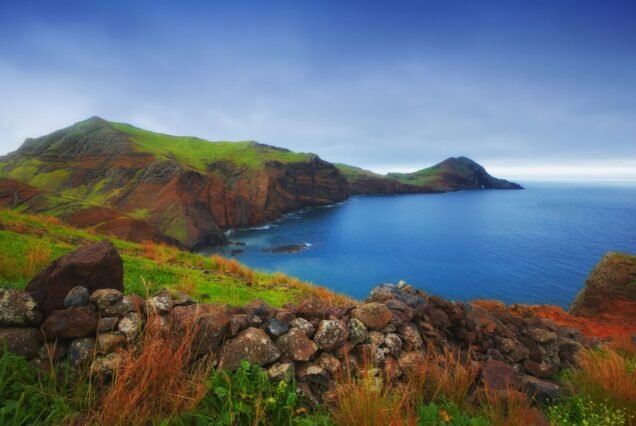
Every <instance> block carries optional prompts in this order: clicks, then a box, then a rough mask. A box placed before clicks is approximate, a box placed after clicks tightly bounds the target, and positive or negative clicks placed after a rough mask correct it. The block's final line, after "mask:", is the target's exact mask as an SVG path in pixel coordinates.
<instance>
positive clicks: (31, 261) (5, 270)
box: [0, 244, 51, 279]
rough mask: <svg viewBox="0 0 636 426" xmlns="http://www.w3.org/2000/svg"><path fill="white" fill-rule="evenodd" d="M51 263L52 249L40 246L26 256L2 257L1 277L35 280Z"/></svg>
mask: <svg viewBox="0 0 636 426" xmlns="http://www.w3.org/2000/svg"><path fill="white" fill-rule="evenodd" d="M49 263H51V248H50V247H49V246H47V245H45V244H38V245H35V246H32V247H30V248H29V249H28V251H27V252H26V253H24V256H22V257H20V258H18V257H15V256H14V257H10V256H2V257H0V276H3V277H6V278H9V279H21V278H33V277H34V276H35V275H36V274H37V273H38V272H40V271H41V270H42V269H44V268H45V267H46V266H47V265H48V264H49Z"/></svg>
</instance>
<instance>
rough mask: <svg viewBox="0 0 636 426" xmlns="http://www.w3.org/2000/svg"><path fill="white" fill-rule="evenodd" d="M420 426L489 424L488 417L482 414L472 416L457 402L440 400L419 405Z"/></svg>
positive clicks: (479, 425)
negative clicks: (438, 402) (437, 402)
mask: <svg viewBox="0 0 636 426" xmlns="http://www.w3.org/2000/svg"><path fill="white" fill-rule="evenodd" d="M418 414H419V421H418V425H420V426H446V425H449V424H450V425H454V426H489V425H490V423H489V422H488V419H486V418H485V417H484V416H477V417H472V416H470V415H469V414H468V413H467V412H466V411H463V410H462V409H461V408H460V407H459V406H457V404H454V403H452V402H442V403H440V404H439V405H438V404H436V403H434V402H431V403H430V404H428V405H425V404H422V405H420V408H419V411H418Z"/></svg>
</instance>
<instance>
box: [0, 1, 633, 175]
mask: <svg viewBox="0 0 636 426" xmlns="http://www.w3.org/2000/svg"><path fill="white" fill-rule="evenodd" d="M162 7H163V6H162V5H161V4H159V3H158V6H157V9H158V10H157V11H155V12H154V13H149V14H138V13H131V14H129V15H127V19H124V22H125V23H126V25H125V26H123V25H121V26H117V25H116V22H117V21H116V20H108V19H106V20H105V21H103V22H102V21H100V20H99V18H98V17H97V16H93V15H90V16H88V15H86V16H85V19H84V20H81V19H78V20H77V21H74V22H73V23H72V25H70V24H68V23H66V22H65V25H60V24H59V22H56V21H55V20H52V19H40V20H26V21H25V23H18V24H13V26H14V28H13V30H14V32H15V37H16V40H18V42H17V45H16V46H15V47H14V48H12V49H2V50H0V92H1V93H2V102H0V153H6V152H9V151H11V150H14V149H15V148H17V147H18V146H19V144H20V143H21V142H22V140H23V139H24V138H26V137H33V136H39V135H42V134H45V133H48V132H50V131H53V130H55V129H58V128H61V127H64V126H67V125H69V124H71V123H73V122H76V121H79V120H82V119H84V118H87V117H89V116H92V115H100V116H103V117H104V118H107V119H111V120H114V121H125V122H130V123H131V124H134V125H137V126H139V127H144V128H148V129H151V130H155V131H160V132H164V133H172V134H189V135H195V136H200V137H204V138H207V139H211V140H246V139H255V140H259V141H260V142H264V143H268V144H273V145H278V146H284V147H287V148H290V149H293V150H297V151H305V152H307V151H309V152H316V153H318V154H319V155H321V156H322V157H323V158H325V159H328V160H330V161H341V162H348V163H353V164H356V165H360V166H364V167H367V168H371V169H375V170H379V171H388V170H389V168H392V169H391V170H413V169H417V168H421V167H424V166H427V165H430V164H433V163H435V162H437V161H440V160H442V159H444V158H446V157H449V156H455V155H466V156H469V157H473V158H475V159H476V160H477V161H480V162H482V163H484V164H485V165H488V164H491V165H493V166H494V167H499V169H500V170H502V171H506V172H511V173H512V171H511V170H509V169H506V167H514V165H515V164H517V165H518V167H519V170H520V171H523V170H522V168H523V167H526V169H525V170H526V172H527V171H528V170H529V169H527V168H528V167H531V168H533V170H534V171H535V172H536V173H541V170H543V171H544V172H545V173H548V169H546V168H543V169H542V168H541V167H542V165H545V167H556V169H555V170H556V172H558V167H560V166H559V165H562V166H563V167H564V168H563V172H564V173H566V172H567V173H572V172H573V171H572V170H570V169H568V168H567V167H569V166H568V165H570V166H571V167H578V166H577V164H579V165H580V166H581V170H591V169H589V167H588V168H587V169H584V168H583V166H584V165H588V166H589V164H590V163H591V162H594V163H598V164H600V165H601V166H602V167H601V169H602V170H609V168H610V167H612V165H616V167H618V164H619V163H620V162H621V161H623V160H624V159H625V158H636V143H635V142H636V141H635V139H636V120H635V119H634V117H635V116H636V101H635V99H636V72H634V71H636V66H635V61H634V60H633V59H630V58H629V57H627V56H625V55H624V54H623V51H622V50H621V49H622V47H621V45H620V44H617V43H614V44H613V45H612V47H613V48H614V49H607V45H605V44H603V43H602V42H603V40H604V39H603V38H602V37H601V36H599V37H600V39H601V41H598V40H597V39H594V40H595V43H596V44H597V45H592V44H591V42H590V44H588V45H579V43H570V44H568V43H564V42H562V41H563V40H566V39H568V40H569V39H571V38H572V34H571V33H568V31H569V30H570V29H569V28H567V26H566V24H565V23H564V22H565V21H562V20H561V18H560V19H557V20H556V21H555V22H556V23H558V24H559V25H551V26H544V27H542V29H543V30H544V33H543V34H542V35H541V37H538V38H536V39H533V38H532V37H534V36H532V37H531V36H530V32H529V30H528V31H526V30H524V29H523V28H526V27H523V26H522V27H520V28H513V26H514V25H513V24H514V22H513V23H508V24H506V25H503V24H499V23H498V24H497V25H496V26H500V27H501V25H503V27H501V28H499V29H500V30H502V31H503V34H509V35H510V37H509V38H510V39H511V40H508V39H507V38H506V37H502V36H501V34H500V33H497V32H496V31H493V30H491V29H490V27H489V26H488V25H486V24H485V22H486V21H485V19H486V18H484V17H483V16H481V15H479V14H478V13H477V12H475V14H476V15H470V16H469V15H467V16H464V17H463V18H462V19H464V20H466V19H473V20H474V22H473V21H470V22H469V21H465V22H464V21H462V20H461V19H459V18H458V19H459V21H457V22H454V21H448V22H449V24H448V25H446V24H444V22H441V23H436V22H435V17H436V16H437V15H433V16H429V17H427V18H426V19H425V20H426V21H427V22H428V27H427V26H423V27H408V26H407V27H405V28H401V27H391V31H386V28H383V26H388V25H390V24H392V23H399V22H401V20H411V17H409V16H406V15H405V14H399V15H398V16H392V15H391V13H392V12H387V13H388V15H387V18H386V19H383V18H382V16H384V15H380V14H378V15H377V16H375V17H373V19H372V18H371V17H366V16H358V17H357V21H355V20H354V21H351V22H349V21H346V20H344V18H343V20H337V19H333V18H331V17H330V16H329V14H328V13H326V11H325V10H318V11H316V10H313V11H312V13H309V12H307V11H301V10H296V9H290V10H289V11H286V14H284V15H280V16H279V15H277V13H278V12H281V11H282V9H276V11H274V10H272V11H269V12H268V15H267V16H269V17H270V18H271V22H270V21H266V20H260V21H259V20H258V19H256V18H255V17H256V16H257V15H256V14H255V15H254V16H250V15H249V14H248V15H243V14H238V13H229V12H228V11H222V10H220V11H216V10H214V11H213V12H214V13H212V12H210V11H209V10H207V11H201V13H200V14H195V13H194V12H192V11H190V12H184V11H180V12H179V13H173V12H174V11H172V10H163V9H162ZM169 12H170V13H169ZM203 12H207V14H206V13H203ZM234 12H236V11H234ZM372 12H373V11H369V13H372ZM78 13H79V12H78ZM342 13H343V14H344V15H338V16H347V15H346V13H351V10H343V11H342ZM105 16H108V14H107V13H106V14H105ZM356 16H357V15H356ZM82 17H84V15H83V16H82ZM446 18H448V17H446ZM460 18H461V16H460ZM57 19H66V18H65V17H64V16H62V17H61V18H60V17H57ZM412 19H413V20H414V21H417V15H415V16H414V17H413V18H412ZM489 19H490V18H489ZM516 19H521V18H518V17H517V18H516ZM529 19H530V18H529ZM531 19H539V18H538V17H536V16H531ZM589 19H591V18H589ZM460 21H461V22H460ZM482 21H483V22H482ZM326 23H328V24H329V25H327V24H326ZM409 23H411V24H412V23H413V22H409ZM532 23H533V22H532V21H529V22H527V23H526V24H532ZM168 24H169V25H168ZM469 24H470V25H469ZM349 26H352V27H351V28H349ZM491 26H492V25H491ZM590 28H591V29H590V31H592V32H594V31H596V30H595V29H594V28H593V27H590ZM555 31H556V32H557V33H556V34H553V33H554V32H555ZM558 31H563V33H562V34H559V33H558ZM552 36H554V37H557V38H554V39H550V37H552ZM558 37H561V39H559V38H558ZM605 41H606V42H607V43H611V42H612V41H613V38H612V37H609V38H607V39H606V40H605ZM556 172H555V173H556ZM550 173H552V172H550ZM590 173H592V172H590ZM594 173H595V172H594ZM594 173H592V174H594ZM557 174H558V173H557ZM550 175H552V174H550Z"/></svg>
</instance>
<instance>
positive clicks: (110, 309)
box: [0, 249, 584, 400]
mask: <svg viewBox="0 0 636 426" xmlns="http://www.w3.org/2000/svg"><path fill="white" fill-rule="evenodd" d="M82 250H86V249H82ZM87 252H88V253H91V254H93V255H94V253H95V250H94V249H92V250H90V249H89V250H88V251H87ZM103 253H104V258H103V259H102V260H103V262H112V261H113V256H112V253H111V251H110V250H103ZM80 254H81V253H80ZM67 256H69V255H67ZM71 256H73V258H74V259H78V258H79V259H80V260H79V261H80V262H81V256H78V252H75V253H73V254H71ZM119 261H121V260H119ZM92 262H93V264H95V262H96V263H97V267H99V265H100V260H99V259H94V258H92ZM56 265H58V266H59V265H65V267H68V268H77V265H74V264H73V263H69V262H66V261H64V259H60V260H58V261H56ZM102 266H103V265H102ZM47 270H51V271H56V274H57V276H60V274H62V275H63V274H64V271H59V268H57V269H56V268H48V269H47ZM101 270H107V269H104V268H102V269H101ZM114 270H115V271H116V272H117V271H119V269H118V268H117V267H115V268H114ZM71 275H72V274H68V276H71ZM78 276H79V281H81V282H73V281H72V279H69V280H70V281H69V282H66V283H64V285H60V284H59V282H57V283H56V286H55V287H53V286H51V287H49V288H47V287H46V286H45V287H44V288H42V287H38V292H39V293H37V294H42V292H43V291H44V293H46V292H47V291H55V290H54V289H56V288H64V289H65V291H66V294H65V295H64V296H60V295H55V297H50V296H47V299H46V300H53V299H55V300H58V299H60V298H61V300H63V306H62V307H61V308H59V309H54V310H50V311H48V312H46V311H45V312H42V311H41V310H40V309H39V307H38V303H37V301H36V299H35V298H34V297H33V295H32V294H30V293H29V292H26V291H20V290H0V342H2V341H4V342H5V343H6V347H7V349H8V350H10V351H12V352H15V353H18V354H20V355H22V356H24V357H26V358H27V359H30V360H32V362H33V363H34V364H46V365H48V360H49V358H51V357H52V358H54V359H55V360H59V359H62V358H68V359H69V360H70V362H71V363H72V364H73V365H76V366H80V365H87V366H88V368H89V369H90V371H91V373H92V374H95V375H99V376H100V377H108V375H109V374H110V373H112V370H113V368H116V365H117V360H118V357H119V354H120V352H121V350H122V349H128V348H134V347H136V346H137V345H138V343H139V341H140V338H141V336H142V334H143V332H144V327H146V325H147V322H148V321H156V322H155V324H158V325H159V327H164V328H165V329H166V330H168V329H170V328H172V329H173V330H181V331H182V332H186V331H187V330H191V331H194V333H195V335H194V340H193V356H196V357H203V356H205V357H208V359H210V360H212V361H213V362H214V363H215V364H216V365H217V366H218V367H219V368H225V369H230V370H233V369H236V368H238V367H239V366H240V364H241V361H243V360H246V361H248V362H250V363H251V364H256V365H260V366H263V367H264V368H266V369H267V371H268V373H269V376H270V378H271V379H272V380H281V379H283V378H295V379H296V380H297V383H298V385H299V386H300V388H301V389H302V390H303V392H304V393H305V394H306V395H309V396H310V397H312V398H315V399H316V400H318V399H320V396H321V395H323V393H324V392H325V391H327V390H328V389H329V388H330V387H331V385H332V383H333V381H334V379H335V378H337V377H339V376H340V375H341V374H342V373H343V372H350V373H356V372H357V371H359V369H360V368H362V366H366V367H371V368H373V371H374V374H376V375H377V376H378V379H379V380H384V381H394V380H401V379H402V378H405V377H408V376H409V375H410V374H411V373H412V372H414V371H415V370H416V369H417V368H418V366H419V365H420V364H421V363H423V362H424V359H425V357H426V354H427V351H429V350H439V351H441V350H443V349H444V348H450V349H457V350H461V351H462V352H463V353H464V354H465V355H466V356H469V357H470V359H471V360H472V361H473V362H474V363H475V366H476V367H478V368H481V377H482V380H484V381H486V382H488V383H489V384H492V385H495V386H497V382H498V381H501V380H502V377H504V378H505V380H506V381H508V382H510V381H511V380H512V381H520V382H524V383H526V384H528V385H529V387H532V388H533V389H535V390H536V389H540V390H550V391H551V392H553V391H554V387H553V386H556V385H554V384H552V383H550V382H548V381H546V379H549V378H550V377H551V376H553V375H554V374H555V373H556V372H557V371H558V370H559V369H562V368H566V367H569V366H570V365H572V364H573V363H574V362H575V355H576V353H577V351H578V350H579V349H580V348H581V347H582V343H583V342H584V340H583V339H582V337H581V336H580V334H579V333H578V332H577V331H576V330H571V329H566V328H562V327H558V326H556V325H554V324H553V323H552V322H550V321H548V320H544V319H540V318H538V317H536V316H532V315H528V316H527V317H522V316H519V315H515V314H513V313H511V312H510V311H508V310H506V309H503V308H502V309H492V310H486V309H483V308H481V307H479V306H476V305H473V304H471V303H463V302H452V301H449V300H445V299H443V298H440V297H436V296H431V295H429V294H427V293H425V292H423V291H421V290H417V289H415V288H413V287H411V286H409V285H407V284H405V283H400V284H398V285H392V284H385V285H381V286H379V287H377V288H375V289H374V290H373V291H372V292H371V296H370V297H369V298H368V300H366V301H365V302H364V303H360V304H356V305H351V306H345V307H333V306H327V305H324V304H323V303H322V302H321V301H320V300H317V299H308V300H305V301H303V302H302V303H299V304H297V305H285V306H284V307H283V308H281V309H274V308H272V307H270V306H268V305H267V304H266V303H264V302H263V301H261V300H255V301H253V302H252V303H250V304H248V305H247V306H244V307H240V308H235V307H234V308H233V307H228V306H224V305H215V304H197V303H196V302H195V301H194V300H192V299H191V298H190V297H189V296H187V295H184V294H181V293H178V292H171V291H168V290H161V291H159V292H158V293H157V294H155V295H153V296H152V297H149V298H148V299H146V300H144V299H142V298H141V297H139V296H137V295H124V294H123V293H122V291H121V290H122V289H123V283H122V282H121V275H118V274H116V275H115V276H112V277H104V276H100V278H99V280H100V281H99V282H100V283H103V282H113V287H114V288H103V285H101V284H100V286H99V287H100V288H97V289H95V286H94V285H93V283H91V282H85V281H84V280H86V277H87V276H89V277H90V275H86V274H80V275H78ZM109 280H110V281H109ZM38 282H47V277H46V276H43V275H42V274H40V275H39V276H38ZM71 284H73V286H70V285H71ZM69 286H70V287H69ZM90 289H94V290H90ZM37 294H36V296H37ZM48 306H50V305H48ZM53 342H55V345H54V347H55V350H54V351H51V350H50V348H51V343H53ZM47 343H48V345H46V344H47ZM369 364H370V365H369ZM557 389H558V387H557Z"/></svg>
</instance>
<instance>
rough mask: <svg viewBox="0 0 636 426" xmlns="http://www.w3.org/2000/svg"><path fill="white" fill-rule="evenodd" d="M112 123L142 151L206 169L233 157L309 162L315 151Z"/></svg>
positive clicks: (257, 162)
mask: <svg viewBox="0 0 636 426" xmlns="http://www.w3.org/2000/svg"><path fill="white" fill-rule="evenodd" d="M110 125H111V126H112V127H113V128H115V129H116V130H119V131H121V132H124V133H126V134H128V135H129V136H130V137H131V139H132V141H133V142H134V143H135V145H136V146H137V148H138V149H139V151H142V152H149V153H151V154H154V155H156V156H157V157H159V158H166V159H175V160H177V161H178V162H179V163H181V164H184V165H187V166H189V167H192V168H194V169H197V170H206V169H207V168H208V166H209V165H210V164H212V163H214V162H216V161H230V162H232V163H234V164H235V165H237V166H245V167H249V168H255V167H260V166H262V165H263V164H264V163H265V162H268V161H278V162H281V163H290V162H306V161H309V160H311V159H312V158H313V157H314V155H313V154H306V153H296V152H292V151H288V150H284V149H278V148H273V147H269V146H265V145H261V144H258V143H256V142H254V141H241V142H225V141H222V142H212V141H207V140H205V139H200V138H196V137H191V136H171V135H165V134H162V133H155V132H151V131H148V130H143V129H139V128H137V127H134V126H131V125H130V124H125V123H110Z"/></svg>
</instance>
